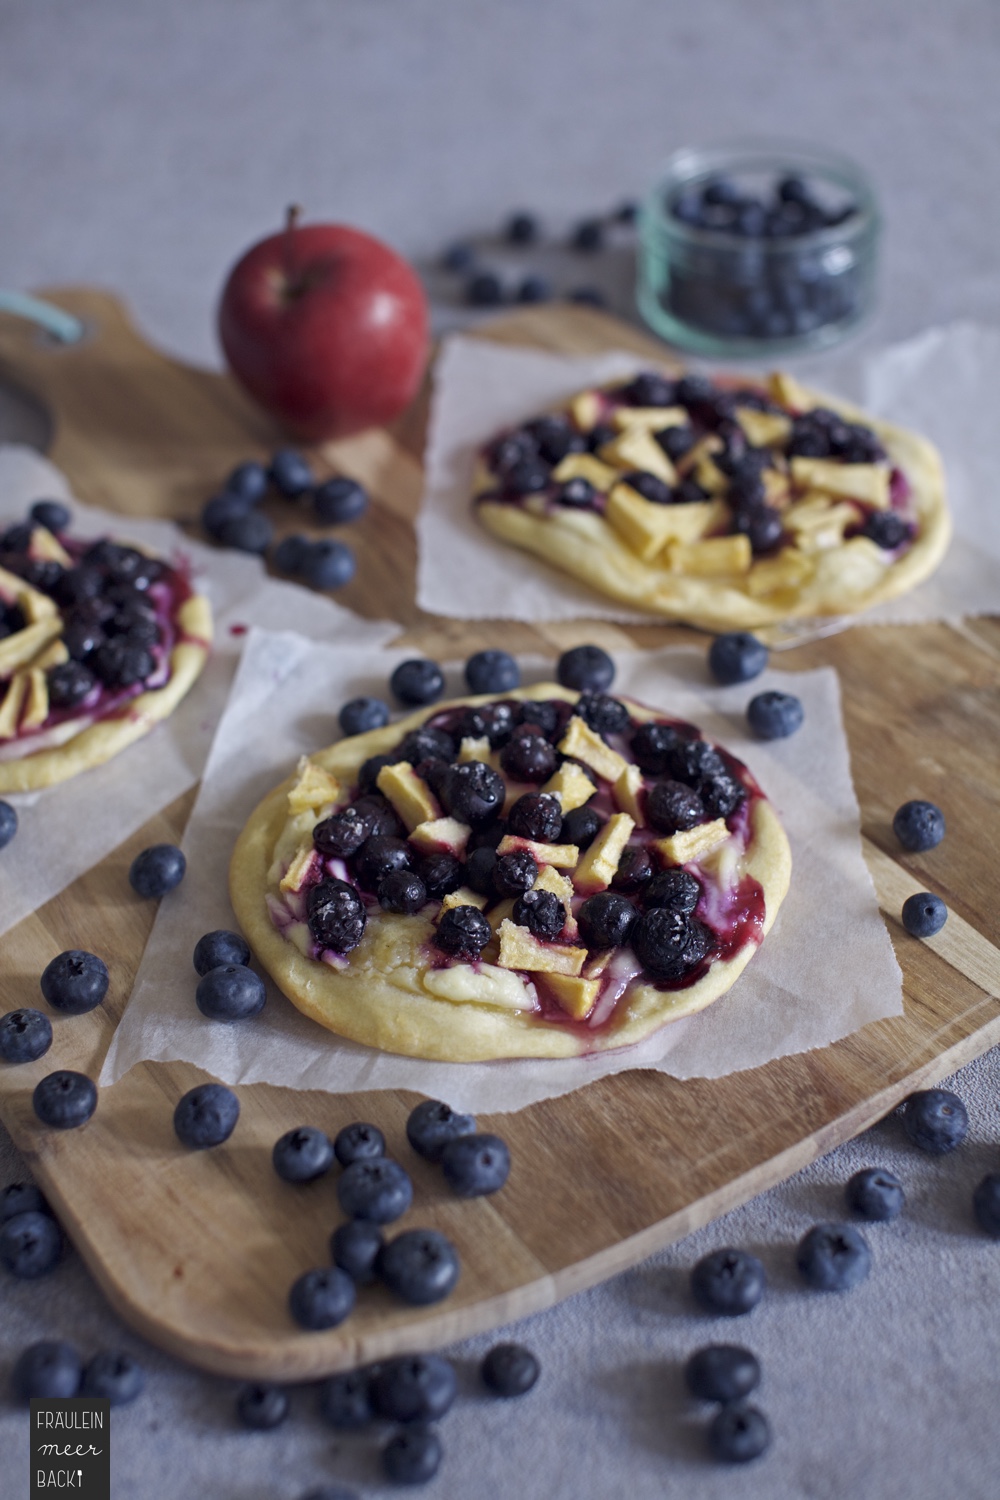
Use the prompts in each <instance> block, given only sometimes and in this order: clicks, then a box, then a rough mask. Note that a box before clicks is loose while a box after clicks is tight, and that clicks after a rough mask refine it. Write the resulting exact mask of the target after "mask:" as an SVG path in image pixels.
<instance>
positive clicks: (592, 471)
mask: <svg viewBox="0 0 1000 1500" xmlns="http://www.w3.org/2000/svg"><path fill="white" fill-rule="evenodd" d="M617 478H618V470H617V469H613V468H611V466H610V464H602V463H601V461H600V459H598V458H595V457H594V455H593V454H592V453H567V455H566V457H565V458H564V459H563V461H562V463H560V464H557V465H556V467H555V468H554V469H553V470H552V479H553V481H554V483H556V484H566V482H567V481H568V480H570V479H586V480H587V482H588V484H592V485H593V486H594V489H595V490H600V491H601V493H602V494H607V492H608V490H609V489H610V488H611V486H612V485H613V484H614V482H615V480H616V479H617Z"/></svg>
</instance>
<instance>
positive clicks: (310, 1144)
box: [271, 1125, 333, 1182]
mask: <svg viewBox="0 0 1000 1500" xmlns="http://www.w3.org/2000/svg"><path fill="white" fill-rule="evenodd" d="M271 1161H272V1162H273V1164H274V1170H275V1171H276V1172H277V1174H278V1176H279V1177H280V1178H281V1179H282V1180H283V1181H284V1182H315V1180H316V1178H317V1177H322V1176H323V1173H324V1172H328V1171H329V1170H330V1168H331V1167H332V1166H333V1142H332V1141H331V1140H330V1137H329V1136H328V1135H327V1134H326V1132H325V1131H323V1130H317V1129H316V1127H315V1125H299V1126H297V1127H296V1128H295V1129H294V1130H286V1132H285V1134H284V1135H282V1136H279V1137H278V1139H277V1140H276V1141H275V1143H274V1149H273V1150H272V1152H271Z"/></svg>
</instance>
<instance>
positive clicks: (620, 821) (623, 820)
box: [573, 813, 635, 892]
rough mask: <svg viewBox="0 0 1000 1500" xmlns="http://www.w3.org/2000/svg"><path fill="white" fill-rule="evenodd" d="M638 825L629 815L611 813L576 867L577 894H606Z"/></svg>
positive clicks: (574, 879) (574, 881)
mask: <svg viewBox="0 0 1000 1500" xmlns="http://www.w3.org/2000/svg"><path fill="white" fill-rule="evenodd" d="M634 827H635V822H634V820H633V819H632V818H630V817H629V815H628V813H612V815H611V817H610V818H609V819H608V821H607V822H606V823H605V825H604V827H603V828H602V829H601V831H600V833H599V834H598V835H597V837H596V838H595V840H594V842H593V843H592V844H591V846H590V848H589V849H587V850H586V851H585V853H584V856H583V858H582V859H581V861H580V863H579V864H578V865H577V867H576V873H575V875H574V878H573V884H574V885H575V886H576V889H577V890H578V891H587V892H590V891H603V890H606V889H607V887H608V886H609V885H610V884H611V882H612V880H613V879H614V876H615V871H616V870H617V868H618V861H619V860H620V859H621V857H622V851H623V850H624V848H625V845H626V844H627V843H628V841H629V837H630V835H631V833H632V830H633V828H634Z"/></svg>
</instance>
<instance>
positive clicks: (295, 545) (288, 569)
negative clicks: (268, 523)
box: [271, 532, 312, 577]
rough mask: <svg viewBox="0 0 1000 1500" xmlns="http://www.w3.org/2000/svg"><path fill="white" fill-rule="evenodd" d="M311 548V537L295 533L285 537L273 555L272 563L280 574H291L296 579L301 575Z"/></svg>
mask: <svg viewBox="0 0 1000 1500" xmlns="http://www.w3.org/2000/svg"><path fill="white" fill-rule="evenodd" d="M311 546H312V541H311V539H310V538H309V537H307V536H303V535H302V533H301V532H293V533H292V535H291V536H283V537H282V538H281V541H280V542H278V544H277V546H276V547H275V548H274V550H273V551H272V553H271V562H272V563H273V564H274V566H275V567H276V568H277V570H278V572H279V573H291V574H292V575H293V577H294V576H295V575H296V574H298V573H301V571H302V565H303V563H304V562H305V560H306V558H307V557H308V556H309V549H310V548H311Z"/></svg>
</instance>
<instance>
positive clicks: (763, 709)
mask: <svg viewBox="0 0 1000 1500" xmlns="http://www.w3.org/2000/svg"><path fill="white" fill-rule="evenodd" d="M804 717H805V711H804V710H803V707H802V700H801V699H800V698H796V697H795V695H794V693H777V692H773V691H772V692H768V693H758V694H757V696H756V698H751V699H750V702H749V703H748V704H747V722H748V724H749V725H750V728H751V729H752V730H753V732H754V734H756V735H757V736H758V738H759V739H762V740H783V739H787V737H788V736H789V735H790V734H794V733H795V731H796V730H797V729H798V728H800V727H801V724H802V720H803V719H804Z"/></svg>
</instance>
